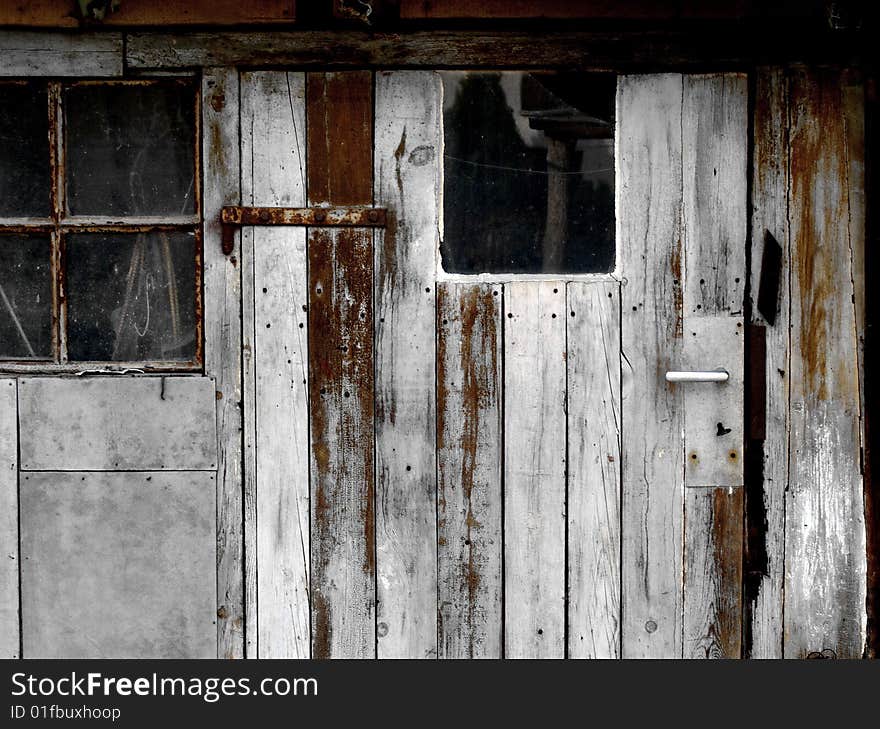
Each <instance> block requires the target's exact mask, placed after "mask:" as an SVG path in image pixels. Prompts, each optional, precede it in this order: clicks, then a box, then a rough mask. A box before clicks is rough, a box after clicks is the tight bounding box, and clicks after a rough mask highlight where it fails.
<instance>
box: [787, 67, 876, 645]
mask: <svg viewBox="0 0 880 729" xmlns="http://www.w3.org/2000/svg"><path fill="white" fill-rule="evenodd" d="M842 80H843V79H842V78H841V74H840V72H838V71H833V70H814V71H809V70H805V69H796V70H794V71H792V74H791V81H790V84H791V85H790V95H791V96H790V99H791V102H790V103H791V136H790V145H791V151H790V154H791V157H790V159H791V189H790V196H789V219H790V221H791V267H792V276H793V282H792V301H791V317H792V319H791V326H792V329H791V337H792V339H791V347H792V366H791V370H792V371H791V453H790V457H791V474H790V479H791V484H790V488H789V492H788V498H787V502H786V519H785V524H786V557H785V561H786V564H785V624H784V626H785V649H784V654H785V656H786V657H805V656H806V655H808V654H809V653H813V652H821V651H823V650H825V649H830V650H832V651H834V653H835V654H836V655H837V656H838V657H839V658H859V657H861V656H862V653H863V651H864V647H865V630H866V628H865V621H866V615H865V590H866V574H865V569H866V567H865V560H864V558H863V555H864V554H865V524H864V494H863V491H862V488H863V484H862V475H861V473H860V469H859V463H860V448H861V442H860V435H861V429H860V422H859V420H860V400H859V376H858V364H859V355H858V350H859V344H858V339H857V327H858V322H859V320H860V318H861V314H860V313H859V314H857V312H856V304H855V295H854V289H853V269H852V266H853V262H854V258H853V254H852V246H853V244H854V242H857V241H858V240H859V239H860V237H861V233H860V232H857V233H856V234H855V235H854V234H853V228H852V225H851V221H850V217H849V212H850V200H849V192H850V190H849V184H848V173H849V169H850V161H849V159H848V146H847V129H846V122H845V111H844V100H843V93H842V87H843V84H842ZM853 152H854V153H855V154H857V153H858V151H857V150H856V149H853ZM857 224H858V223H857Z"/></svg>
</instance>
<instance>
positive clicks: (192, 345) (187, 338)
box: [67, 231, 196, 362]
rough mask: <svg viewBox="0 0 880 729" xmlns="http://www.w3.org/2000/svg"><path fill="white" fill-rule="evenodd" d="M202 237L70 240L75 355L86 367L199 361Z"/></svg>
mask: <svg viewBox="0 0 880 729" xmlns="http://www.w3.org/2000/svg"><path fill="white" fill-rule="evenodd" d="M195 252H196V247H195V236H194V235H193V234H192V233H181V232H160V231H153V232H150V233H114V234H110V233H78V234H75V235H69V236H68V237H67V351H68V356H69V358H70V359H71V360H78V361H89V360H91V361H101V360H104V361H117V362H136V361H139V360H145V361H153V362H158V361H166V362H167V361H184V362H186V361H191V360H192V359H193V358H194V356H195V352H196V326H195V321H196V320H195V289H196V267H195V261H196V259H195Z"/></svg>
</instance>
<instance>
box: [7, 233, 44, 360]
mask: <svg viewBox="0 0 880 729" xmlns="http://www.w3.org/2000/svg"><path fill="white" fill-rule="evenodd" d="M50 258H51V242H50V239H49V236H48V235H10V234H3V235H0V358H2V359H49V358H51V357H52V274H51V267H50V265H49V264H50Z"/></svg>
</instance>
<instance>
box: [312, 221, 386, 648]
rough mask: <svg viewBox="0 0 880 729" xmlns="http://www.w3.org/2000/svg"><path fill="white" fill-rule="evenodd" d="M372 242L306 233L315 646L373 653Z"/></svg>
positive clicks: (364, 235)
mask: <svg viewBox="0 0 880 729" xmlns="http://www.w3.org/2000/svg"><path fill="white" fill-rule="evenodd" d="M373 383H374V380H373V246H372V233H371V232H370V231H364V230H355V229H352V230H329V229H326V228H313V229H312V230H311V231H310V233H309V395H310V412H311V503H312V531H311V534H312V570H311V576H312V578H311V585H312V591H311V597H312V655H313V657H315V658H370V657H373V656H374V655H375V650H376V644H375V632H376V625H375V612H374V611H375V578H376V558H375V515H374V503H375V502H374V498H375V492H374V477H373V445H374V437H373V397H374V384H373Z"/></svg>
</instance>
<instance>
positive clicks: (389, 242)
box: [374, 71, 442, 658]
mask: <svg viewBox="0 0 880 729" xmlns="http://www.w3.org/2000/svg"><path fill="white" fill-rule="evenodd" d="M375 83H376V88H375V94H376V120H375V141H374V148H375V151H374V155H375V164H374V168H375V183H374V184H375V190H376V204H377V205H379V206H381V207H386V208H388V209H389V210H391V211H392V217H391V220H390V221H389V222H390V224H389V225H388V227H387V228H386V229H385V230H384V231H379V232H377V233H376V239H375V240H376V246H375V253H376V264H375V266H376V281H375V306H376V312H375V325H376V330H375V343H376V504H377V508H376V570H377V592H376V598H377V603H378V604H377V616H376V620H377V636H378V655H379V657H380V658H383V657H389V658H391V657H410V656H415V657H425V658H429V657H436V656H437V539H436V519H437V463H436V458H437V455H436V434H435V430H436V416H435V409H434V405H435V399H434V392H435V379H436V378H435V296H436V294H435V291H434V282H435V263H434V261H435V251H436V250H437V245H438V240H437V238H438V236H437V231H438V210H439V207H438V206H439V170H440V152H439V150H440V149H441V146H442V141H441V137H440V134H441V131H440V120H441V109H440V104H441V96H440V87H439V78H438V76H437V75H436V74H434V73H432V72H430V71H395V72H383V73H378V74H377V75H376V79H375Z"/></svg>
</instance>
